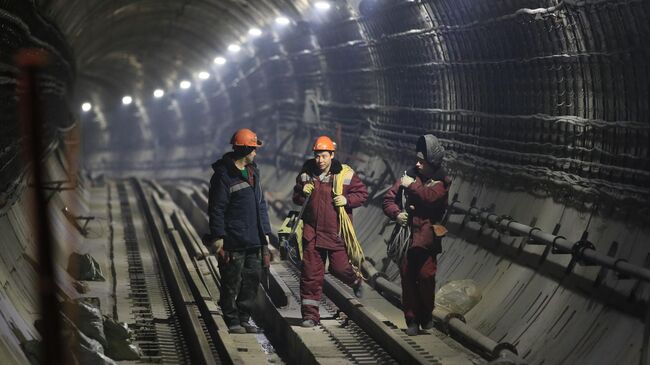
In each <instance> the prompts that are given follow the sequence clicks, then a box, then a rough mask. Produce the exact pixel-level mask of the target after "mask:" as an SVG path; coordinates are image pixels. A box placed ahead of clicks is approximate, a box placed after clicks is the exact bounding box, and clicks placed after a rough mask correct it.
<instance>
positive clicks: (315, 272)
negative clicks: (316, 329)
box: [300, 241, 357, 323]
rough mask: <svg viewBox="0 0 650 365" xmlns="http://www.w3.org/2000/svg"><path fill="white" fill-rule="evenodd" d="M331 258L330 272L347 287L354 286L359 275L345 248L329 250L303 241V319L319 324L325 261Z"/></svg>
mask: <svg viewBox="0 0 650 365" xmlns="http://www.w3.org/2000/svg"><path fill="white" fill-rule="evenodd" d="M328 257H329V272H330V273H331V274H332V275H334V276H335V277H337V278H338V279H339V280H341V281H342V282H344V283H345V284H347V285H350V286H352V284H354V283H355V282H356V280H357V275H356V274H355V272H354V269H352V265H350V261H349V259H348V254H347V252H346V251H345V248H344V247H341V249H340V250H327V249H324V248H318V247H315V245H314V244H313V243H311V244H308V243H307V242H305V241H303V253H302V272H301V276H300V298H301V299H302V307H301V309H302V318H303V319H311V320H313V321H314V322H316V323H318V322H319V321H320V313H319V310H318V306H319V304H320V299H321V296H322V294H323V280H324V278H325V261H326V260H327V258H328Z"/></svg>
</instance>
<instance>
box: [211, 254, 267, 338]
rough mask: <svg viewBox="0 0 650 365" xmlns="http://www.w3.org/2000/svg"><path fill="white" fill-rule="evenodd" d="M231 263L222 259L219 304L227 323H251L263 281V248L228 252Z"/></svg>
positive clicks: (231, 324)
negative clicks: (261, 251)
mask: <svg viewBox="0 0 650 365" xmlns="http://www.w3.org/2000/svg"><path fill="white" fill-rule="evenodd" d="M226 255H227V257H229V260H228V262H224V260H219V273H220V275H221V299H220V305H221V310H222V312H223V319H224V321H225V322H226V325H227V326H229V327H230V326H234V325H239V324H240V323H242V322H248V320H249V319H250V317H251V313H252V311H253V306H254V304H255V298H256V297H257V288H258V287H259V284H260V274H261V269H262V256H261V255H260V248H259V247H258V248H253V249H248V250H246V251H226Z"/></svg>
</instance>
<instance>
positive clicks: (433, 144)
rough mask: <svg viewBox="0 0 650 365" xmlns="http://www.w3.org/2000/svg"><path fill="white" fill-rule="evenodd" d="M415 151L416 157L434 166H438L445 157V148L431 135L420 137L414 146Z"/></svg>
mask: <svg viewBox="0 0 650 365" xmlns="http://www.w3.org/2000/svg"><path fill="white" fill-rule="evenodd" d="M415 151H416V152H417V154H418V157H420V158H422V159H424V160H426V161H428V162H429V163H430V164H432V165H435V166H440V165H441V164H442V159H443V157H445V148H444V147H443V146H442V144H441V143H440V141H439V140H438V138H436V136H434V135H433V134H425V135H423V136H420V138H418V141H417V143H416V144H415Z"/></svg>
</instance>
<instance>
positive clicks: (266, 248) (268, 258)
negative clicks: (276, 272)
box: [262, 245, 273, 269]
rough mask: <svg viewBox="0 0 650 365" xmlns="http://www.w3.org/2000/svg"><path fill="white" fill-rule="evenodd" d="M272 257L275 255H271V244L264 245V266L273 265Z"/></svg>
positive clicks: (266, 267)
mask: <svg viewBox="0 0 650 365" xmlns="http://www.w3.org/2000/svg"><path fill="white" fill-rule="evenodd" d="M272 259H273V257H272V256H271V251H270V250H269V246H266V245H262V267H264V268H265V269H268V268H269V267H270V266H271V260H272Z"/></svg>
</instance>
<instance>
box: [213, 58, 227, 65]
mask: <svg viewBox="0 0 650 365" xmlns="http://www.w3.org/2000/svg"><path fill="white" fill-rule="evenodd" d="M214 63H215V64H217V65H224V64H225V63H226V59H225V58H224V57H221V56H217V57H215V58H214Z"/></svg>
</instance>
